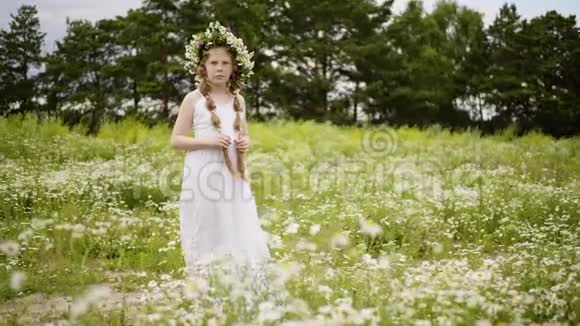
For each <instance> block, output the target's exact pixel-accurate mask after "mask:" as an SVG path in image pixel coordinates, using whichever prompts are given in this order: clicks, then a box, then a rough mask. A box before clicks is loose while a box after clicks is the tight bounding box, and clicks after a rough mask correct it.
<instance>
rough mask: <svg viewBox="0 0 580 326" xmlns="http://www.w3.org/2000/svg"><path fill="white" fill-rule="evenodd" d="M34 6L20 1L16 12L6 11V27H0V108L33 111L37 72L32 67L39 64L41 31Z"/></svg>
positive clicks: (13, 110)
mask: <svg viewBox="0 0 580 326" xmlns="http://www.w3.org/2000/svg"><path fill="white" fill-rule="evenodd" d="M37 14H38V12H37V10H36V7H35V6H33V5H23V6H21V7H20V8H18V12H17V14H16V15H13V14H10V17H11V18H12V21H11V22H10V25H9V29H8V30H6V31H4V30H1V31H0V77H1V78H0V93H1V94H2V97H1V99H0V112H2V114H3V115H5V114H8V113H24V112H30V111H33V110H34V109H35V108H36V104H35V103H34V101H33V99H34V97H35V95H36V94H37V88H38V79H37V75H31V70H32V69H33V68H35V69H38V68H39V67H40V66H41V64H42V61H43V59H42V55H41V47H42V44H43V42H44V37H45V35H46V34H45V33H42V32H41V31H40V22H39V20H38V17H37Z"/></svg>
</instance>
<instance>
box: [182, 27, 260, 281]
mask: <svg viewBox="0 0 580 326" xmlns="http://www.w3.org/2000/svg"><path fill="white" fill-rule="evenodd" d="M251 55H252V54H251V53H248V52H247V50H246V48H245V46H244V45H243V43H242V41H241V40H240V39H238V38H236V37H235V36H233V34H232V33H231V32H229V30H228V29H226V28H224V27H223V26H221V25H220V24H219V23H211V24H210V26H209V28H208V30H206V31H205V33H200V34H197V35H194V38H193V40H192V41H191V43H190V44H189V45H188V46H186V58H187V59H188V60H187V63H186V65H185V66H186V69H188V70H189V71H190V72H191V73H192V74H194V75H195V77H196V80H197V83H198V87H197V89H196V90H194V91H193V92H190V93H189V94H187V95H186V96H185V98H184V99H183V102H182V104H181V107H180V109H179V113H178V116H177V120H176V122H175V126H174V128H173V132H172V135H171V145H172V146H173V147H174V148H177V149H181V150H185V151H187V153H186V156H185V163H184V174H183V183H182V192H181V197H180V228H181V245H182V250H183V254H184V258H185V264H186V271H187V274H188V275H194V274H195V273H199V272H202V273H203V275H207V274H206V273H207V271H208V268H209V267H210V264H212V263H213V262H216V260H219V262H228V263H230V262H234V263H236V264H235V265H236V266H237V267H244V268H243V269H244V270H246V267H251V269H250V270H254V271H258V272H259V273H262V272H261V271H262V268H261V267H260V265H263V264H265V263H267V262H268V260H269V259H270V258H271V256H270V252H269V249H268V247H267V245H266V236H265V233H264V232H263V231H262V229H261V227H260V224H259V220H258V214H257V210H256V203H255V200H254V197H253V195H252V192H251V189H250V185H249V182H248V177H247V175H248V173H247V171H246V164H245V163H246V162H245V154H246V152H247V150H248V148H249V145H250V139H249V136H248V133H247V124H246V106H245V101H244V98H243V97H242V96H241V95H240V94H239V90H240V87H241V85H242V83H243V82H244V81H245V80H247V78H248V77H249V76H250V74H251V69H252V67H253V63H252V62H251V61H250V60H249V59H250V57H251ZM192 128H193V131H194V134H195V137H190V136H189V134H190V131H191V129H192ZM211 266H213V264H212V265H211ZM256 266H257V267H258V269H255V268H254V267H256ZM256 276H257V275H253V277H256ZM262 276H263V275H262Z"/></svg>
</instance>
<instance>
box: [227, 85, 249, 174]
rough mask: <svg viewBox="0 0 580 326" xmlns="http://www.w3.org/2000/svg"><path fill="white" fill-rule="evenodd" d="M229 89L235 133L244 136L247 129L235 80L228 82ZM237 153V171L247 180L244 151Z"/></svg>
mask: <svg viewBox="0 0 580 326" xmlns="http://www.w3.org/2000/svg"><path fill="white" fill-rule="evenodd" d="M229 89H230V92H231V93H232V94H234V111H236V119H235V120H234V130H235V131H236V133H238V134H240V135H242V136H246V135H247V134H248V131H247V130H246V128H245V127H246V126H245V125H243V124H242V107H241V104H240V98H239V97H238V94H239V86H238V84H237V82H235V81H232V82H230V84H229ZM237 154H238V171H240V175H241V177H242V179H244V180H247V175H246V153H243V152H240V151H238V152H237Z"/></svg>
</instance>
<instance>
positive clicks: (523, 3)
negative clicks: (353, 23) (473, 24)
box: [394, 0, 580, 25]
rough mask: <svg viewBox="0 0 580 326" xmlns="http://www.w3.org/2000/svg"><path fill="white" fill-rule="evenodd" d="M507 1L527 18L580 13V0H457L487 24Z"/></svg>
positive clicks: (400, 3) (430, 2)
mask: <svg viewBox="0 0 580 326" xmlns="http://www.w3.org/2000/svg"><path fill="white" fill-rule="evenodd" d="M408 2H409V0H395V5H394V11H395V12H396V13H399V12H401V11H402V10H404V9H405V7H406V6H407V3H408ZM436 2H437V0H424V1H423V7H424V8H425V9H426V10H427V11H431V9H433V6H434V5H435V3H436ZM506 2H508V3H515V5H516V7H517V8H518V12H519V13H520V15H521V16H522V17H523V18H526V19H531V18H533V17H537V16H541V15H543V14H545V13H546V12H547V11H549V10H556V11H557V12H559V13H560V14H561V15H564V16H568V15H576V14H578V13H580V1H578V0H559V1H545V0H517V1H513V0H512V1H505V0H457V3H458V4H460V5H463V6H466V7H468V8H471V9H475V10H477V11H479V12H481V13H483V14H484V17H483V21H484V23H485V24H486V25H489V24H491V23H493V20H494V19H495V16H496V15H497V14H498V13H499V8H501V7H502V6H503V4H504V3H506Z"/></svg>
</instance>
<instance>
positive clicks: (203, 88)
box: [198, 66, 248, 181]
mask: <svg viewBox="0 0 580 326" xmlns="http://www.w3.org/2000/svg"><path fill="white" fill-rule="evenodd" d="M198 74H199V76H203V78H202V80H201V82H200V86H199V91H200V93H201V94H202V95H203V96H204V97H205V98H206V107H207V109H208V111H209V112H210V114H211V123H212V125H213V126H214V128H215V129H216V130H217V131H218V132H219V133H221V121H220V118H219V117H218V116H217V114H216V113H215V110H216V105H215V102H214V100H213V99H212V97H211V96H210V92H211V86H210V85H209V83H208V82H207V79H206V77H205V71H204V69H203V67H202V66H199V67H198ZM228 88H229V90H230V92H231V93H232V94H234V111H235V112H236V119H235V120H234V130H235V131H236V132H237V133H240V134H241V135H246V134H247V130H246V128H245V126H244V128H243V127H242V118H241V115H240V111H241V110H242V109H241V105H240V101H239V98H238V92H239V85H238V83H237V82H230V83H229V87H228ZM222 151H223V153H224V160H225V163H226V166H227V167H228V170H230V172H231V173H232V174H233V175H234V176H238V177H240V178H241V179H242V180H245V181H247V180H248V178H247V175H246V174H247V173H246V155H245V153H243V152H241V151H239V150H238V151H237V157H238V162H237V165H238V166H237V171H239V172H236V171H235V170H234V167H233V164H232V160H231V158H230V155H229V151H228V149H227V148H223V149H222Z"/></svg>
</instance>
